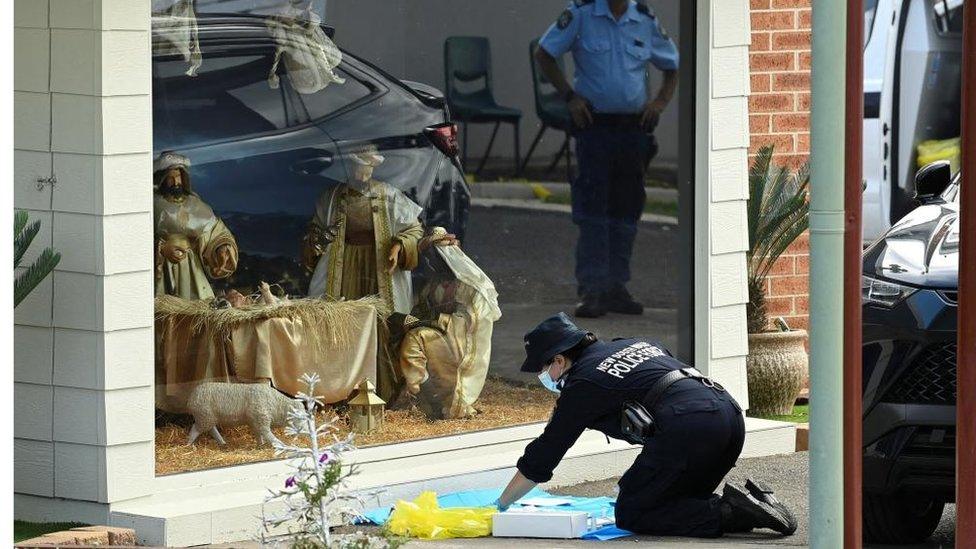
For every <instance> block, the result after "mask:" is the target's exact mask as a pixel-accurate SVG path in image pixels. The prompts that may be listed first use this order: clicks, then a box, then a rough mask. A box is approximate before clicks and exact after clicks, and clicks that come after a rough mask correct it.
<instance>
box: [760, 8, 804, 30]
mask: <svg viewBox="0 0 976 549" xmlns="http://www.w3.org/2000/svg"><path fill="white" fill-rule="evenodd" d="M751 18H752V28H753V29H755V30H793V29H795V28H796V17H795V16H794V15H793V12H792V11H761V12H753V13H752V17H751Z"/></svg>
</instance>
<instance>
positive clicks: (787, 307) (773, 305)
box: [766, 297, 795, 316]
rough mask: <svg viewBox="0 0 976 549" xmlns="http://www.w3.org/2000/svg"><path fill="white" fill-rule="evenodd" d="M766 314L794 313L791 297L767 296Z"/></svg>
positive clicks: (781, 314) (782, 314) (783, 314)
mask: <svg viewBox="0 0 976 549" xmlns="http://www.w3.org/2000/svg"><path fill="white" fill-rule="evenodd" d="M766 314H767V315H769V316H785V315H792V314H795V313H794V312H793V298H792V297H767V298H766Z"/></svg>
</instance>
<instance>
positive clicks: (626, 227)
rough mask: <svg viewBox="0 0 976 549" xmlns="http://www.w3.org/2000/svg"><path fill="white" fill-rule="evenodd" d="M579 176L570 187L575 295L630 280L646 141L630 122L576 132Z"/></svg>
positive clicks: (640, 209) (641, 207)
mask: <svg viewBox="0 0 976 549" xmlns="http://www.w3.org/2000/svg"><path fill="white" fill-rule="evenodd" d="M573 135H574V136H575V137H576V158H577V161H578V162H579V175H578V177H577V178H576V180H575V181H573V183H572V187H571V189H572V198H573V200H572V202H573V222H574V223H575V224H576V225H577V226H578V227H579V240H577V243H576V281H577V284H578V288H579V293H580V294H586V293H600V292H603V291H606V290H608V289H610V288H612V287H614V286H617V285H623V284H626V283H627V281H629V280H630V257H631V254H632V252H633V248H634V237H635V236H637V223H638V221H639V220H640V216H641V213H642V212H643V211H644V201H645V199H646V197H647V195H646V193H645V192H644V164H645V162H644V160H645V157H646V155H647V154H648V144H649V137H648V135H647V134H645V133H644V131H643V130H641V129H640V127H639V126H638V125H637V124H636V123H634V124H630V125H620V124H617V125H601V124H599V123H597V124H594V125H592V126H589V127H587V128H585V129H578V130H576V131H575V132H574V134H573Z"/></svg>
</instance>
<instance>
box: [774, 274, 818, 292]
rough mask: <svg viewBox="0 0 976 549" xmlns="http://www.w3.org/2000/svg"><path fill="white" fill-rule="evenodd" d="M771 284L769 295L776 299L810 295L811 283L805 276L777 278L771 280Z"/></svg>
mask: <svg viewBox="0 0 976 549" xmlns="http://www.w3.org/2000/svg"><path fill="white" fill-rule="evenodd" d="M769 283H770V286H771V288H770V292H769V293H770V295H772V296H775V297H779V296H791V295H807V294H808V293H809V282H808V280H807V277H805V276H776V277H772V278H770V279H769Z"/></svg>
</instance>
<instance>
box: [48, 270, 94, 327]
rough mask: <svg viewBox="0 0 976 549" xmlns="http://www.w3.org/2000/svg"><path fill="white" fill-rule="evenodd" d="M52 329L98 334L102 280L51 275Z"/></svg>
mask: <svg viewBox="0 0 976 549" xmlns="http://www.w3.org/2000/svg"><path fill="white" fill-rule="evenodd" d="M54 292H55V294H56V295H57V296H58V299H57V300H56V301H55V302H54V325H55V326H57V327H58V328H75V329H78V330H99V329H101V326H102V285H101V277H99V276H97V275H93V274H82V273H70V272H61V271H55V272H54Z"/></svg>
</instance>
